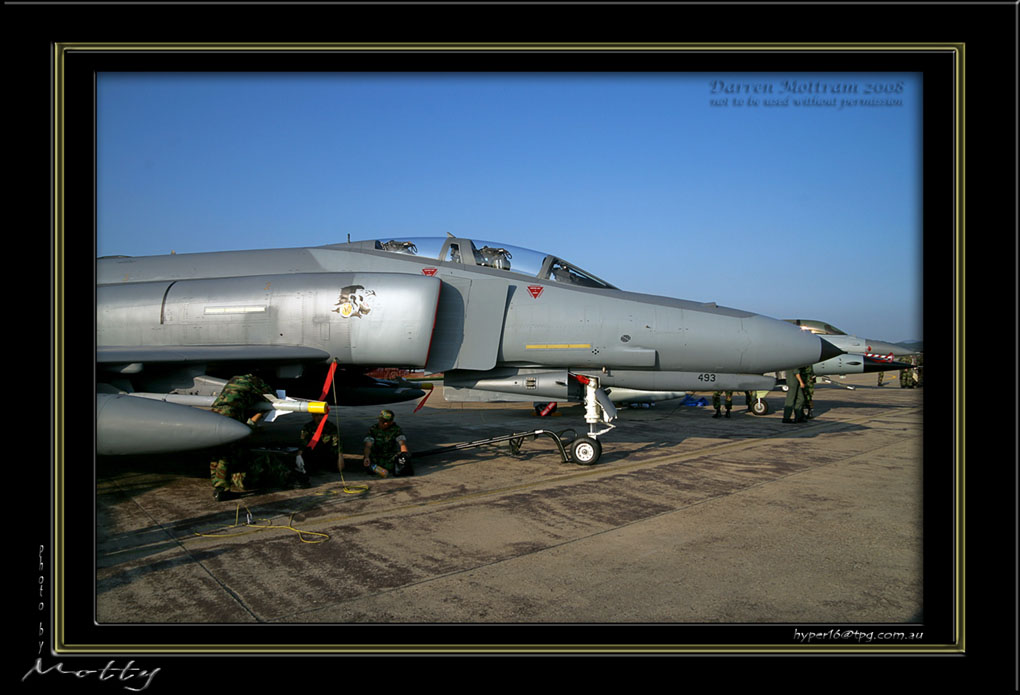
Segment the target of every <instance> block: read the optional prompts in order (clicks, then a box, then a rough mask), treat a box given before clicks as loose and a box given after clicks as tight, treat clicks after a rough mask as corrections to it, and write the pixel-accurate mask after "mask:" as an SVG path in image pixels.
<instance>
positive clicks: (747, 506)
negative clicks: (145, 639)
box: [96, 373, 923, 624]
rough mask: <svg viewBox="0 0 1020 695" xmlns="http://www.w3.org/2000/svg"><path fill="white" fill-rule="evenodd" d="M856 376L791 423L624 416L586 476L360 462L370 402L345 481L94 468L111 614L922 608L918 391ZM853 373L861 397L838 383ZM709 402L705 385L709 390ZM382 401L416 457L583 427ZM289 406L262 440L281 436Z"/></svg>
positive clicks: (350, 445)
mask: <svg viewBox="0 0 1020 695" xmlns="http://www.w3.org/2000/svg"><path fill="white" fill-rule="evenodd" d="M888 376H891V377H893V378H887V379H886V383H885V385H884V386H883V387H881V388H879V387H877V386H876V383H877V380H876V375H874V374H868V375H858V376H851V377H847V378H846V379H845V380H839V379H834V381H835V382H836V384H837V385H834V386H821V385H820V386H819V387H818V388H817V390H816V396H815V397H816V402H817V406H816V410H815V414H816V417H815V419H813V420H811V421H809V422H808V423H806V424H797V425H789V424H783V423H782V422H781V418H782V404H783V394H782V393H780V392H773V393H772V394H771V395H770V397H769V398H768V401H769V403H770V406H771V409H772V412H771V413H770V414H768V415H766V416H764V417H756V416H753V415H751V414H750V413H746V412H744V399H743V394H742V393H736V394H734V409H733V412H732V416H731V417H730V418H729V419H726V418H719V419H714V418H712V413H713V410H712V408H711V407H710V406H706V407H691V406H684V405H679V404H678V402H677V401H667V402H663V403H660V404H658V405H656V406H655V407H653V408H649V409H628V408H621V410H620V419H619V420H618V421H617V423H615V424H617V428H616V429H615V430H613V431H612V432H610V433H609V434H608V435H606V436H605V437H603V445H604V451H603V454H602V458H601V460H600V461H599V462H598V463H597V464H596V465H594V466H579V465H577V464H574V463H572V462H568V463H564V462H563V461H562V460H561V457H560V454H559V452H558V450H557V449H556V447H555V445H554V443H553V442H552V441H551V440H549V439H547V438H545V437H539V438H537V439H530V438H529V439H527V440H526V441H525V442H524V444H523V446H522V448H521V451H520V452H519V454H517V455H512V454H511V452H510V451H509V448H508V446H507V445H506V444H500V445H490V446H483V447H479V448H474V449H467V450H464V451H460V452H453V453H447V454H442V455H439V456H433V457H427V458H419V459H416V460H415V467H416V473H417V475H415V476H414V477H409V478H388V479H379V478H375V477H374V476H370V475H368V474H366V473H365V472H363V469H362V466H361V448H362V446H361V438H362V436H363V435H364V433H365V432H366V431H367V429H368V427H369V426H370V425H371V424H372V423H373V422H374V420H375V416H376V415H377V414H378V410H379V408H378V407H371V408H342V409H340V417H341V429H342V435H343V442H344V451H345V452H346V456H345V470H344V473H343V475H342V478H341V475H340V474H339V473H338V472H337V471H336V470H316V471H313V472H312V486H311V487H309V488H305V489H291V490H277V491H271V492H267V493H264V494H255V493H246V494H245V495H244V496H243V497H242V498H241V499H239V500H233V501H229V502H215V501H214V500H213V498H212V493H211V486H210V483H209V478H208V456H204V457H203V455H202V454H191V455H187V456H184V455H182V456H174V457H150V458H147V459H140V458H104V459H101V460H100V461H99V463H98V487H97V512H98V528H97V554H96V562H97V589H96V590H97V595H96V619H97V621H98V622H99V623H100V624H122V623H131V624H139V623H141V624H145V623H171V624H178V623H198V624H207V623H242V624H250V623H282V624H293V623H301V624H316V623H371V624H394V623H415V624H417V623H430V624H433V623H444V624H445V623H452V624H466V623H471V624H478V623H483V624H488V623H528V624H548V623H571V624H589V623H592V624H605V623H611V624H619V623H698V624H704V623H709V624H712V623H719V624H721V623H776V622H794V623H874V622H882V623H901V622H908V621H916V620H919V619H921V617H922V588H923V585H922V519H921V499H922V495H921V492H922V465H921V463H922V457H921V435H922V420H923V418H922V411H921V393H922V392H921V390H919V389H900V388H899V385H898V382H897V380H896V379H895V373H893V374H890V375H888ZM843 384H852V385H855V386H856V388H855V390H847V389H845V388H841V387H840V386H839V385H843ZM705 395H706V396H708V397H709V398H710V396H711V394H705ZM415 405H416V404H415V403H403V404H397V405H394V406H391V408H392V410H394V411H395V413H396V416H397V422H398V424H400V426H401V427H402V428H403V429H404V431H405V433H406V434H407V436H408V439H409V442H410V446H411V450H412V452H413V451H419V452H420V451H424V450H427V449H433V448H436V447H441V446H445V445H449V444H454V443H458V442H465V441H472V440H476V439H480V438H483V437H491V436H497V435H502V434H506V433H510V432H523V431H531V430H535V429H549V430H556V431H559V430H566V429H574V430H576V431H577V432H582V433H583V432H584V431H585V430H586V427H585V424H584V421H583V410H582V408H581V407H580V406H568V407H563V406H562V405H561V407H560V410H559V413H560V414H559V415H557V416H554V417H544V418H540V417H537V416H536V415H535V414H534V410H533V409H532V407H531V406H530V405H529V404H524V403H521V404H484V405H478V404H458V403H447V402H445V401H444V400H443V399H442V393H441V386H437V392H436V393H433V394H432V396H431V397H430V398H429V399H428V401H427V402H426V404H425V406H424V407H423V408H422V409H421V410H419V411H418V412H417V413H412V411H413V410H414V407H415ZM304 422H305V420H304V419H302V416H300V415H288V416H286V417H284V418H282V419H281V420H280V421H278V422H277V423H274V424H273V425H270V426H268V427H267V429H266V430H265V431H264V432H263V433H262V434H261V435H260V436H262V437H273V438H281V437H282V438H283V439H284V440H286V439H287V438H288V437H291V436H294V435H295V434H296V432H297V430H298V429H299V428H300V426H301V425H302V424H303V423H304Z"/></svg>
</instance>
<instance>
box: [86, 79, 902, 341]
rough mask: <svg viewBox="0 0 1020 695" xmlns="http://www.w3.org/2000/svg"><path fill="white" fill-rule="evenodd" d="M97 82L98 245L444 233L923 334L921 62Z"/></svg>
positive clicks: (738, 302) (758, 307)
mask: <svg viewBox="0 0 1020 695" xmlns="http://www.w3.org/2000/svg"><path fill="white" fill-rule="evenodd" d="M97 84H98V109H97V151H98V171H97V182H98V188H97V196H98V215H97V220H98V231H97V255H100V256H102V255H113V254H125V255H151V254H165V253H170V252H171V251H174V252H176V253H188V252H198V251H218V250H230V249H243V248H276V247H291V246H314V245H320V244H327V243H335V242H340V241H344V240H346V239H347V236H348V235H350V238H351V239H352V240H358V239H371V238H386V239H389V238H394V237H401V236H403V237H421V236H445V235H446V233H447V232H449V233H452V234H455V235H457V236H466V237H469V238H479V239H487V240H492V241H502V242H504V243H507V244H513V245H516V246H522V247H526V248H533V249H537V250H541V251H548V252H550V253H555V254H556V255H558V256H561V257H563V258H566V259H567V260H569V261H571V262H573V263H575V264H577V265H579V266H581V267H582V268H584V269H586V270H588V271H590V272H591V273H593V274H595V275H597V276H599V277H602V278H604V279H605V280H607V281H609V282H611V283H613V284H615V285H617V286H619V287H621V288H623V289H627V290H632V291H636V292H645V293H650V294H661V295H668V296H672V297H680V298H684V299H693V300H698V301H715V302H718V303H719V304H722V305H726V306H733V307H738V308H741V309H747V310H750V311H755V312H758V313H761V314H766V315H768V316H774V317H776V318H808V319H819V320H824V321H827V322H829V323H831V324H834V325H836V326H838V327H840V328H842V329H843V330H845V331H847V332H849V333H854V334H857V335H860V336H863V337H868V338H873V339H880V340H890V341H901V340H910V339H918V338H921V337H922V325H921V271H922V267H921V255H920V254H921V239H922V232H921V224H922V219H921V203H922V201H921V183H922V182H921V155H920V151H921V143H920V137H921V129H922V122H921V116H920V114H921V96H922V95H921V82H920V79H919V78H918V77H917V76H915V75H910V74H890V73H883V74H881V75H868V74H849V73H840V74H838V75H835V74H809V73H796V74H794V73H790V74H765V73H759V74H735V73H718V74H716V73H682V74H681V73H670V74H666V73H662V74H654V75H653V74H647V75H644V74H615V75H614V74H555V73H553V74H543V75H525V74H519V75H518V74H471V75H468V74H446V75H430V74H399V73H390V74H379V73H376V74H360V75H359V74H343V75H341V74H325V73H322V74H314V75H312V74H309V75H295V74H288V75H269V74H245V75H236V74H234V75H228V74H220V75H215V74H213V75H210V74H202V75H197V74H196V75H188V74H160V75H156V74H146V73H131V74H128V73H111V74H100V75H99V77H98V83H97ZM876 87H877V88H878V91H877V92H876ZM869 92H870V93H869ZM738 100H739V102H740V103H738ZM751 100H756V103H753V102H752V101H751Z"/></svg>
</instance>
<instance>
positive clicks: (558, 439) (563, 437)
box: [412, 429, 594, 465]
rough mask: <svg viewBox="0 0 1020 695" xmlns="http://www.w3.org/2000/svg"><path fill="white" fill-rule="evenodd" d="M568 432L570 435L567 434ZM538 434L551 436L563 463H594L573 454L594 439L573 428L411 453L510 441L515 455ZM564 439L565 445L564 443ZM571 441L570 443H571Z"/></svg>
mask: <svg viewBox="0 0 1020 695" xmlns="http://www.w3.org/2000/svg"><path fill="white" fill-rule="evenodd" d="M568 433H570V436H567V434H568ZM539 435H544V436H546V437H549V438H551V439H552V440H553V441H554V442H555V443H556V448H557V449H559V451H560V458H562V459H563V463H569V462H570V461H571V458H573V460H574V461H575V462H576V463H580V464H582V465H590V464H591V463H594V461H593V460H588V457H586V456H585V455H584V452H580V454H579V455H577V454H574V450H575V449H577V448H579V447H578V443H579V442H580V443H581V444H585V443H586V442H587V441H594V440H591V439H589V438H588V437H580V438H577V433H576V432H575V431H574V430H570V429H568V430H563V431H561V432H559V433H558V434H557V433H556V432H550V431H549V430H532V431H531V432H515V433H513V434H504V435H502V436H499V437H489V438H488V439H476V440H475V441H473V442H464V443H462V444H451V445H450V446H443V447H439V448H438V449H429V450H427V451H416V452H414V453H413V454H412V456H413V457H414V458H415V459H420V458H422V457H424V456H434V455H436V454H443V453H446V452H447V451H459V450H461V449H471V448H474V447H476V446H484V445H486V444H498V443H499V442H510V453H511V454H513V455H515V456H516V455H517V453H518V452H520V450H521V445H522V444H523V443H524V438H525V437H532V438H534V439H538V437H539ZM564 441H566V446H565V445H564ZM571 443H572V444H571ZM568 446H569V447H570V449H571V452H570V454H568V453H567V447H568Z"/></svg>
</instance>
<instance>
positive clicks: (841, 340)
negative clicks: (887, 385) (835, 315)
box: [784, 319, 917, 371]
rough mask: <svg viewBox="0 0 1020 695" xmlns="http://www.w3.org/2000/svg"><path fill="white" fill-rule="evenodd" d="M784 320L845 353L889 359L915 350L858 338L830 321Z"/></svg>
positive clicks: (909, 353)
mask: <svg viewBox="0 0 1020 695" xmlns="http://www.w3.org/2000/svg"><path fill="white" fill-rule="evenodd" d="M784 320H785V321H787V322H788V323H792V324H794V325H795V326H800V328H801V330H804V331H807V332H809V333H812V334H813V335H820V336H825V340H827V341H829V342H830V343H832V344H833V345H835V346H836V347H838V348H839V349H840V350H842V351H843V352H846V353H853V354H855V355H863V356H864V357H869V358H872V359H879V360H880V359H884V358H890V359H891V358H892V357H901V356H905V355H913V354H916V352H917V351H916V350H914V349H913V348H909V347H906V346H903V345H897V344H896V343H889V342H886V341H884V340H874V339H872V338H858V337H857V336H855V335H849V334H848V333H846V332H844V331H841V330H839V329H838V328H836V327H835V326H833V325H832V324H831V323H825V322H824V321H814V320H810V319H784ZM874 371H880V370H874Z"/></svg>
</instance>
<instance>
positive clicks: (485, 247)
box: [351, 237, 617, 289]
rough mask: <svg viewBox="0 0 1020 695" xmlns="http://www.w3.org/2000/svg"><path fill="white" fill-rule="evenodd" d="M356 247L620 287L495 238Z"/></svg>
mask: <svg viewBox="0 0 1020 695" xmlns="http://www.w3.org/2000/svg"><path fill="white" fill-rule="evenodd" d="M351 245H352V246H355V245H356V246H367V247H368V248H373V249H375V250H378V251H387V252H389V253H402V254H407V255H410V256H416V257H418V258H431V259H435V260H437V261H445V262H449V263H462V264H464V265H473V266H482V267H485V268H495V269H496V270H505V271H509V272H513V273H520V274H522V275H528V276H531V277H535V278H538V279H540V280H551V281H553V282H562V283H565V284H571V285H579V286H581V287H597V288H605V289H617V288H616V287H614V286H613V285H610V284H609V283H608V282H606V281H604V280H601V279H599V278H597V277H595V276H594V275H592V274H591V273H588V272H586V271H584V270H581V269H580V268H578V267H577V266H575V265H573V264H571V263H568V262H566V261H564V260H563V259H561V258H557V257H556V256H552V255H549V254H545V253H541V252H539V251H532V250H531V249H523V248H519V247H517V246H508V245H506V244H497V243H494V242H491V241H482V240H472V239H461V238H457V237H447V238H445V239H444V238H441V237H419V238H402V239H390V240H389V241H378V240H377V241H359V242H352V244H351Z"/></svg>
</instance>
